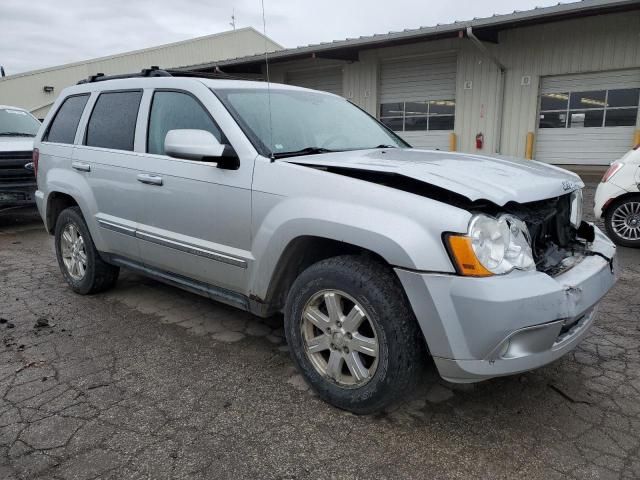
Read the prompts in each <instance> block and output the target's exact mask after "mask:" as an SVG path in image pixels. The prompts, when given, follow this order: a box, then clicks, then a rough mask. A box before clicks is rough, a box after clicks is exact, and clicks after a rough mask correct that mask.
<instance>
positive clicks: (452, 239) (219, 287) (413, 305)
mask: <svg viewBox="0 0 640 480" xmlns="http://www.w3.org/2000/svg"><path fill="white" fill-rule="evenodd" d="M35 147H36V155H35V158H39V162H38V163H39V165H38V168H37V182H38V191H37V192H36V198H37V204H38V208H39V210H40V214H41V215H42V218H43V220H44V223H45V226H46V229H47V230H48V231H49V232H50V233H51V234H53V235H55V250H56V254H57V257H58V263H59V264H60V268H61V270H62V273H63V275H64V277H65V279H66V281H67V282H68V283H69V285H70V286H71V288H72V289H73V290H74V291H76V292H78V293H80V294H90V293H95V292H99V291H102V290H105V289H107V288H110V287H112V286H113V285H114V283H115V282H116V279H117V277H118V272H119V268H120V267H125V268H128V269H132V270H135V271H138V272H141V273H143V274H145V275H148V276H151V277H153V278H156V279H158V280H160V281H163V282H168V283H170V284H172V285H175V286H178V287H181V288H185V289H187V290H190V291H192V292H196V293H199V294H202V295H204V296H207V297H209V298H211V299H213V300H216V301H219V302H223V303H226V304H229V305H233V306H235V307H238V308H241V309H243V310H247V311H249V312H251V313H253V314H255V315H258V316H268V315H273V314H276V313H278V312H282V313H284V321H285V331H286V337H287V341H288V343H289V346H290V349H291V352H292V356H293V358H294V361H295V363H296V364H297V366H298V367H299V369H300V370H301V372H302V373H303V375H304V376H305V377H306V379H307V380H308V381H309V383H310V384H311V385H312V386H313V387H314V388H315V389H316V390H317V392H318V393H319V395H320V396H321V397H322V398H324V399H325V400H327V401H328V402H330V403H331V404H333V405H335V406H337V407H340V408H343V409H347V410H351V411H353V412H356V413H370V412H375V411H379V410H380V409H383V408H384V407H385V406H387V405H389V404H390V403H392V402H393V401H395V400H398V399H399V398H401V397H402V396H403V395H404V394H406V392H407V391H408V390H409V389H410V388H411V387H412V386H413V385H414V384H415V383H416V381H417V378H418V377H419V374H420V371H421V369H422V367H423V365H424V364H425V361H426V359H427V358H432V359H433V360H434V361H435V365H436V367H437V369H438V371H439V373H440V375H441V376H442V377H443V378H444V379H446V380H448V381H451V382H475V381H479V380H483V379H487V378H491V377H496V376H500V375H508V374H513V373H516V372H523V371H527V370H531V369H534V368H537V367H540V366H542V365H545V364H547V363H549V362H551V361H553V360H555V359H557V358H559V357H561V356H562V355H564V354H566V353H567V352H569V351H571V350H572V349H573V348H575V346H576V345H577V344H578V342H580V340H581V339H582V338H584V336H585V335H586V334H587V331H588V330H589V327H590V326H591V325H592V324H593V321H594V318H595V312H596V307H597V304H598V302H599V301H600V299H601V298H602V297H603V295H604V294H605V293H606V292H607V291H608V290H609V289H610V288H611V287H612V286H613V284H614V282H615V274H616V268H617V267H616V265H615V263H614V257H615V247H614V245H613V244H612V243H611V242H610V241H609V240H608V239H607V238H606V237H605V236H604V235H603V234H602V233H601V232H600V231H599V230H598V229H597V228H595V227H594V226H593V225H591V224H588V223H586V222H583V221H582V219H581V216H582V213H581V209H582V193H581V192H582V191H581V188H582V187H583V184H582V182H581V181H580V179H579V177H577V176H576V175H574V174H572V173H569V172H566V171H564V170H561V169H559V168H555V167H552V166H548V165H543V164H540V163H537V162H533V161H520V160H510V159H505V158H490V157H486V156H479V155H469V154H461V153H449V152H440V151H428V150H417V149H413V148H411V147H410V146H409V145H408V144H407V143H406V142H404V141H403V140H402V139H401V138H399V137H398V136H397V135H395V134H394V133H393V132H391V131H390V130H388V129H387V128H386V127H385V126H383V125H382V124H380V123H379V122H378V121H377V120H375V119H374V118H372V117H370V116H369V115H367V114H366V113H364V112H363V111H361V110H360V109H358V108H357V107H355V106H354V105H352V104H351V103H349V102H348V101H346V100H344V99H343V98H340V97H337V96H335V95H331V94H328V93H321V92H316V91H312V90H307V89H303V88H297V87H293V86H287V85H277V84H270V85H268V84H267V83H260V82H249V81H236V80H221V79H206V78H188V77H177V76H167V74H166V73H165V72H162V71H157V70H152V71H145V72H143V73H142V74H140V75H132V76H129V77H128V78H117V79H110V78H108V77H97V78H91V79H90V80H89V81H85V82H83V83H81V84H79V85H77V86H74V87H71V88H68V89H66V90H65V91H64V92H63V93H62V94H61V96H60V98H59V99H58V100H57V102H56V103H55V105H54V107H53V108H52V109H51V112H50V113H49V115H48V116H47V118H46V120H45V122H44V124H43V127H42V128H41V130H40V132H39V134H38V136H37V138H36V143H35Z"/></svg>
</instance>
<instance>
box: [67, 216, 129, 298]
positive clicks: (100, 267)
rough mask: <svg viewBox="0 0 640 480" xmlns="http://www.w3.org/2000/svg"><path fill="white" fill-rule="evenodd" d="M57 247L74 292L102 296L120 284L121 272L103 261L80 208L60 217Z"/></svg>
mask: <svg viewBox="0 0 640 480" xmlns="http://www.w3.org/2000/svg"><path fill="white" fill-rule="evenodd" d="M55 247H56V257H57V259H58V265H60V270H61V271H62V274H63V275H64V278H65V280H66V281H67V283H68V284H69V285H70V286H71V288H72V289H73V291H74V292H76V293H80V294H82V295H86V294H90V293H97V292H101V291H104V290H107V289H109V288H111V287H112V286H113V285H114V284H115V283H116V281H117V280H118V274H119V272H120V269H119V268H118V267H115V266H113V265H109V264H108V263H106V262H105V261H104V260H102V258H100V254H99V253H98V251H97V250H96V247H95V245H94V244H93V240H92V238H91V234H90V233H89V229H88V228H87V224H86V223H85V221H84V218H83V217H82V212H81V211H80V208H78V207H70V208H67V209H65V210H63V211H62V213H60V216H59V217H58V220H57V222H56V228H55Z"/></svg>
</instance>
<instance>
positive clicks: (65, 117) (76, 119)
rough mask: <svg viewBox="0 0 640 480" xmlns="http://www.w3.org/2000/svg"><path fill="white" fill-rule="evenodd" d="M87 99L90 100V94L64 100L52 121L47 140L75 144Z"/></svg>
mask: <svg viewBox="0 0 640 480" xmlns="http://www.w3.org/2000/svg"><path fill="white" fill-rule="evenodd" d="M87 100H89V95H88V94H87V95H76V96H73V97H69V98H67V99H66V100H65V101H64V102H62V105H61V106H60V108H59V109H58V112H57V113H56V116H55V117H54V118H53V121H52V122H51V126H50V127H49V131H48V132H47V136H46V138H45V141H47V142H55V143H70V144H73V141H74V140H75V138H76V130H78V124H79V123H80V117H81V116H82V112H83V110H84V106H85V105H86V104H87Z"/></svg>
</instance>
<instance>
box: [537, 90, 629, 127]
mask: <svg viewBox="0 0 640 480" xmlns="http://www.w3.org/2000/svg"><path fill="white" fill-rule="evenodd" d="M639 100H640V88H621V89H615V90H590V91H584V92H566V93H544V94H542V95H540V118H539V121H538V126H539V127H540V128H587V127H632V126H634V125H635V124H636V122H637V118H638V102H639Z"/></svg>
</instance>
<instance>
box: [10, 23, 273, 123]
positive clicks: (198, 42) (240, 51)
mask: <svg viewBox="0 0 640 480" xmlns="http://www.w3.org/2000/svg"><path fill="white" fill-rule="evenodd" d="M265 47H266V48H267V49H268V50H279V49H282V46H281V45H279V44H277V43H276V42H274V41H272V40H271V39H269V38H265V37H264V35H262V34H261V33H259V32H258V31H256V30H255V29H253V28H250V27H249V28H241V29H237V30H232V31H228V32H222V33H217V34H214V35H208V36H206V37H199V38H194V39H191V40H185V41H182V42H176V43H170V44H167V45H160V46H157V47H152V48H146V49H143V50H136V51H132V52H126V53H121V54H117V55H111V56H108V57H102V58H96V59H92V60H87V61H83V62H77V63H71V64H68V65H60V66H57V67H51V68H45V69H42V70H34V71H31V72H24V73H20V74H17V75H11V76H7V77H4V78H0V105H2V104H4V105H13V106H17V107H22V108H25V109H27V110H29V111H30V112H31V113H33V114H34V115H35V116H36V117H38V118H44V116H45V115H46V114H47V112H48V111H49V108H50V106H51V104H52V103H53V102H54V101H55V99H56V97H57V96H58V94H59V93H60V92H61V91H62V89H63V88H65V87H68V86H70V85H74V84H75V83H77V82H78V81H79V80H82V79H84V78H87V77H88V76H89V75H95V74H97V73H104V74H107V75H115V74H120V73H130V72H137V71H140V70H141V69H143V68H149V67H150V66H152V65H158V66H160V67H163V68H176V67H180V66H184V65H190V64H196V63H203V62H212V61H219V60H224V59H228V58H236V57H241V56H246V55H254V54H256V53H260V52H264V51H265Z"/></svg>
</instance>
